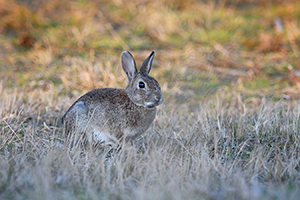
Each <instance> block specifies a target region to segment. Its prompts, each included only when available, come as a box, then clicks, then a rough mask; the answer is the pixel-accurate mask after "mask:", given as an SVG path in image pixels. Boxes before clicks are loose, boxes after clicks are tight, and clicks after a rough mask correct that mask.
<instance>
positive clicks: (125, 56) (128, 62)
mask: <svg viewBox="0 0 300 200" xmlns="http://www.w3.org/2000/svg"><path fill="white" fill-rule="evenodd" d="M121 61H122V68H123V70H124V72H125V73H126V75H127V78H128V80H131V79H132V77H133V76H134V74H136V73H137V69H136V65H135V61H134V58H133V56H132V55H131V53H129V52H128V51H123V53H122V57H121Z"/></svg>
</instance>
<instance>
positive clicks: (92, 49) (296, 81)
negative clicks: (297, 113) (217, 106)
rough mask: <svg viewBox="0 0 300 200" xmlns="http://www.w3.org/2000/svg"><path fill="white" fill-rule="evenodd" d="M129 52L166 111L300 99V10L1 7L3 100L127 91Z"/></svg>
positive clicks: (139, 3) (296, 5)
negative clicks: (223, 102)
mask: <svg viewBox="0 0 300 200" xmlns="http://www.w3.org/2000/svg"><path fill="white" fill-rule="evenodd" d="M124 50H128V51H130V52H132V54H133V56H134V57H135V59H136V61H137V64H138V65H139V66H140V65H141V63H142V61H143V60H144V59H145V58H146V57H147V56H148V55H149V54H150V52H151V51H152V50H156V56H155V60H154V63H153V68H152V71H151V74H150V75H151V76H153V77H155V78H156V79H157V80H158V81H159V83H160V84H161V88H162V91H163V92H164V96H165V100H166V101H167V102H174V103H182V102H186V101H188V102H190V103H191V104H197V102H199V100H204V99H209V98H211V97H212V96H213V95H215V94H216V93H218V92H219V93H222V94H224V98H228V99H231V98H232V96H234V95H236V94H239V95H240V96H241V97H242V99H243V101H256V100H257V99H260V98H261V97H266V98H270V99H275V100H276V99H281V98H287V99H291V98H292V99H297V98H299V90H300V55H299V51H300V1H299V0H215V1H208V0H207V1H206V0H203V1H201V0H161V1H153V0H152V1H151V0H92V1H86V0H78V1H69V0H32V1H30V0H22V1H21V0H20V1H14V0H0V79H1V80H0V82H1V90H0V91H1V92H9V91H16V90H17V91H25V92H26V93H28V94H30V92H32V91H55V92H54V95H60V96H64V95H65V96H67V97H70V98H74V99H76V98H77V97H78V95H80V94H83V92H86V91H89V90H91V89H94V88H98V87H124V86H125V82H126V76H125V74H124V73H123V71H122V70H121V65H120V55H121V53H122V51H124Z"/></svg>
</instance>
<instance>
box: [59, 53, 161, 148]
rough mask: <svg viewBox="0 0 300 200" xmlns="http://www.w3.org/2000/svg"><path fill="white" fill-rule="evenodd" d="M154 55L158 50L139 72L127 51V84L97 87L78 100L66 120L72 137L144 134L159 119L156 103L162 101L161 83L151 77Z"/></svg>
mask: <svg viewBox="0 0 300 200" xmlns="http://www.w3.org/2000/svg"><path fill="white" fill-rule="evenodd" d="M153 58H154V51H153V52H152V53H151V54H150V56H149V57H148V58H147V59H146V60H145V61H144V62H143V64H142V67H141V69H140V71H138V70H137V69H136V66H135V61H134V58H133V57H132V55H131V54H130V53H129V52H127V51H124V52H123V53H122V59H121V60H122V68H123V70H124V72H125V73H126V75H127V78H128V80H127V84H126V87H125V88H124V89H116V88H102V89H95V90H92V91H90V92H88V93H86V94H85V95H83V96H81V97H80V98H79V99H78V100H77V101H75V102H74V104H73V105H72V106H71V107H70V108H69V110H68V111H67V112H66V114H65V115H64V117H63V119H62V120H63V124H64V131H65V133H66V134H67V136H68V138H71V137H72V136H73V135H74V134H75V133H78V134H79V135H80V136H82V137H79V138H77V139H76V140H82V142H83V141H87V142H88V143H92V144H95V143H103V142H111V141H112V142H119V141H121V140H123V139H126V140H128V139H133V138H135V137H137V136H139V135H141V134H143V133H144V132H145V131H146V130H147V129H148V128H149V126H150V125H151V123H152V122H153V120H154V118H155V114H156V106H158V105H159V104H161V103H162V94H161V91H160V87H159V84H158V82H157V81H156V80H155V79H154V78H152V77H150V76H148V74H149V72H150V70H151V65H152V61H153ZM141 82H142V83H141ZM143 86H144V87H143Z"/></svg>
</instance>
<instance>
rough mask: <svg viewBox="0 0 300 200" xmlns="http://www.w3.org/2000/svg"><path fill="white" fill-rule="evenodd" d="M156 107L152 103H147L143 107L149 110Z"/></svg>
mask: <svg viewBox="0 0 300 200" xmlns="http://www.w3.org/2000/svg"><path fill="white" fill-rule="evenodd" d="M155 106H156V105H155V104H154V103H147V104H146V105H145V107H146V108H149V109H151V108H154V107H155Z"/></svg>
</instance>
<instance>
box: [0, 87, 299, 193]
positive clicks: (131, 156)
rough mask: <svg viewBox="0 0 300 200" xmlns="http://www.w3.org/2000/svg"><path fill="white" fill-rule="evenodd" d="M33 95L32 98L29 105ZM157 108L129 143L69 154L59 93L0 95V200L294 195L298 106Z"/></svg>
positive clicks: (219, 102)
mask: <svg viewBox="0 0 300 200" xmlns="http://www.w3.org/2000/svg"><path fill="white" fill-rule="evenodd" d="M31 98H33V99H34V100H33V99H31ZM220 99H221V98H219V99H218V98H217V99H215V100H211V101H208V102H200V103H201V105H200V106H198V107H196V108H194V109H193V111H191V110H189V109H188V108H184V107H182V108H180V109H178V108H174V107H172V106H170V105H167V104H165V105H162V106H161V107H160V109H159V112H158V115H157V118H156V121H155V122H154V124H153V126H152V128H151V129H150V130H149V131H148V132H147V133H146V134H145V135H144V136H143V137H142V138H139V139H138V140H137V141H135V145H134V146H131V145H125V146H122V148H121V149H119V150H118V151H114V150H110V149H92V150H89V149H86V150H84V149H80V148H74V149H72V150H70V149H68V148H67V147H66V146H65V145H64V138H63V137H62V129H61V126H59V123H60V122H59V120H60V117H61V115H62V111H63V110H65V109H66V105H65V104H66V102H67V101H69V100H68V99H66V98H65V97H63V98H59V99H57V98H56V97H55V96H53V94H52V93H51V92H46V93H45V92H39V93H36V94H30V95H25V94H22V92H15V93H14V94H9V95H8V94H3V93H2V95H1V101H0V102H1V105H0V108H1V109H0V115H1V123H0V125H1V136H0V142H1V147H0V156H1V162H0V174H1V175H0V194H1V196H0V197H1V199H40V198H44V199H70V198H76V199H99V198H104V199H182V198H188V199H274V198H278V199H295V198H296V197H297V196H299V194H300V193H299V192H300V191H299V181H300V172H299V167H300V157H299V156H300V155H299V150H300V137H299V130H300V129H299V128H300V114H299V113H300V104H299V102H288V101H284V100H282V101H280V102H277V103H271V102H268V101H266V100H265V99H262V101H261V102H256V103H255V104H254V103H253V104H252V105H250V104H249V105H245V104H244V102H242V101H241V100H240V99H239V97H238V96H236V97H234V99H233V101H231V103H229V102H222V100H220ZM67 104H69V102H68V103H67Z"/></svg>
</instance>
